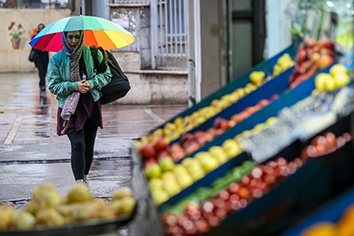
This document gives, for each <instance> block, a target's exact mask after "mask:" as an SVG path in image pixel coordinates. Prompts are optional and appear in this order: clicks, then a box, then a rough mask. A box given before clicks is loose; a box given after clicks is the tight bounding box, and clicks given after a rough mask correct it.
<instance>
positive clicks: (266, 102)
mask: <svg viewBox="0 0 354 236" xmlns="http://www.w3.org/2000/svg"><path fill="white" fill-rule="evenodd" d="M269 103H270V102H269V100H267V99H262V100H260V101H259V102H258V103H257V106H260V107H261V108H263V107H266V106H268V104H269Z"/></svg>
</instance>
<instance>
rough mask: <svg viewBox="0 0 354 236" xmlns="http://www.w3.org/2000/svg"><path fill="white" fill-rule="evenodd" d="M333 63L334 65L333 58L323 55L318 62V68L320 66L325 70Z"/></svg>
mask: <svg viewBox="0 0 354 236" xmlns="http://www.w3.org/2000/svg"><path fill="white" fill-rule="evenodd" d="M333 63H334V58H333V56H331V55H328V54H325V55H321V59H320V61H319V62H318V66H319V68H320V69H324V68H326V67H328V66H330V65H331V64H333Z"/></svg>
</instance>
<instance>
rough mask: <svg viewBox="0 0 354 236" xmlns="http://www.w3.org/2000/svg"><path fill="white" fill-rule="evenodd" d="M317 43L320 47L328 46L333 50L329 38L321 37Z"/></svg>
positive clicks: (332, 44)
mask: <svg viewBox="0 0 354 236" xmlns="http://www.w3.org/2000/svg"><path fill="white" fill-rule="evenodd" d="M318 45H319V46H320V48H328V49H331V50H334V42H333V40H331V39H321V40H320V41H319V42H318Z"/></svg>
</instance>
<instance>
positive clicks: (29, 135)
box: [0, 73, 187, 202]
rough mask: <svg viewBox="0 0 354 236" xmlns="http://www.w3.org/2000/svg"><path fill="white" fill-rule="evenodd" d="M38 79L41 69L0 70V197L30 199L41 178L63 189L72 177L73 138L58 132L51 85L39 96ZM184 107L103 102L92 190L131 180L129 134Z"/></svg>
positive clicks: (136, 134)
mask: <svg viewBox="0 0 354 236" xmlns="http://www.w3.org/2000/svg"><path fill="white" fill-rule="evenodd" d="M38 82H39V79H38V75H37V73H10V74H0V84H1V86H0V180H1V182H2V184H1V185H0V202H1V201H11V200H18V199H28V198H29V197H30V191H31V190H32V189H33V187H34V186H35V185H36V184H38V183H41V182H47V181H49V182H52V183H54V184H55V185H56V186H57V187H58V189H59V192H61V193H62V194H65V193H66V191H67V189H68V188H70V187H71V186H72V185H73V183H74V181H73V175H72V173H71V168H70V143H69V140H68V138H67V136H60V137H59V136H57V135H56V132H55V130H56V115H57V101H56V99H55V98H54V95H53V94H51V93H50V92H49V90H47V91H46V93H45V95H46V96H44V97H43V98H41V97H40V93H39V87H38ZM132 89H134V88H132ZM186 108H187V105H185V106H183V105H180V106H117V105H104V106H102V116H103V127H104V128H103V129H99V130H98V134H97V139H96V144H95V157H94V158H95V161H94V163H93V165H92V168H91V172H90V175H89V176H91V182H90V185H91V188H92V193H93V195H95V196H106V195H109V194H110V191H112V190H113V189H114V188H117V187H124V186H129V182H130V169H129V163H130V156H129V147H130V145H131V140H132V139H135V138H139V137H140V136H141V135H142V134H144V133H147V132H149V131H150V130H151V129H153V128H155V127H157V126H159V125H161V124H162V123H163V122H165V121H167V120H169V119H170V118H172V117H173V116H175V115H176V114H178V113H180V112H182V111H183V110H185V109H186Z"/></svg>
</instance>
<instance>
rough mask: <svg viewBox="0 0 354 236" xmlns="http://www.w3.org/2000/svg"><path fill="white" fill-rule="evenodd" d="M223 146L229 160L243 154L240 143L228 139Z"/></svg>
mask: <svg viewBox="0 0 354 236" xmlns="http://www.w3.org/2000/svg"><path fill="white" fill-rule="evenodd" d="M221 146H222V147H223V148H224V150H225V153H226V155H227V157H228V158H229V159H231V158H233V157H235V156H237V155H239V154H240V153H241V152H242V150H241V148H240V146H239V145H238V143H237V142H236V141H235V140H233V139H226V140H225V141H224V142H223V143H222V145H221Z"/></svg>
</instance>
